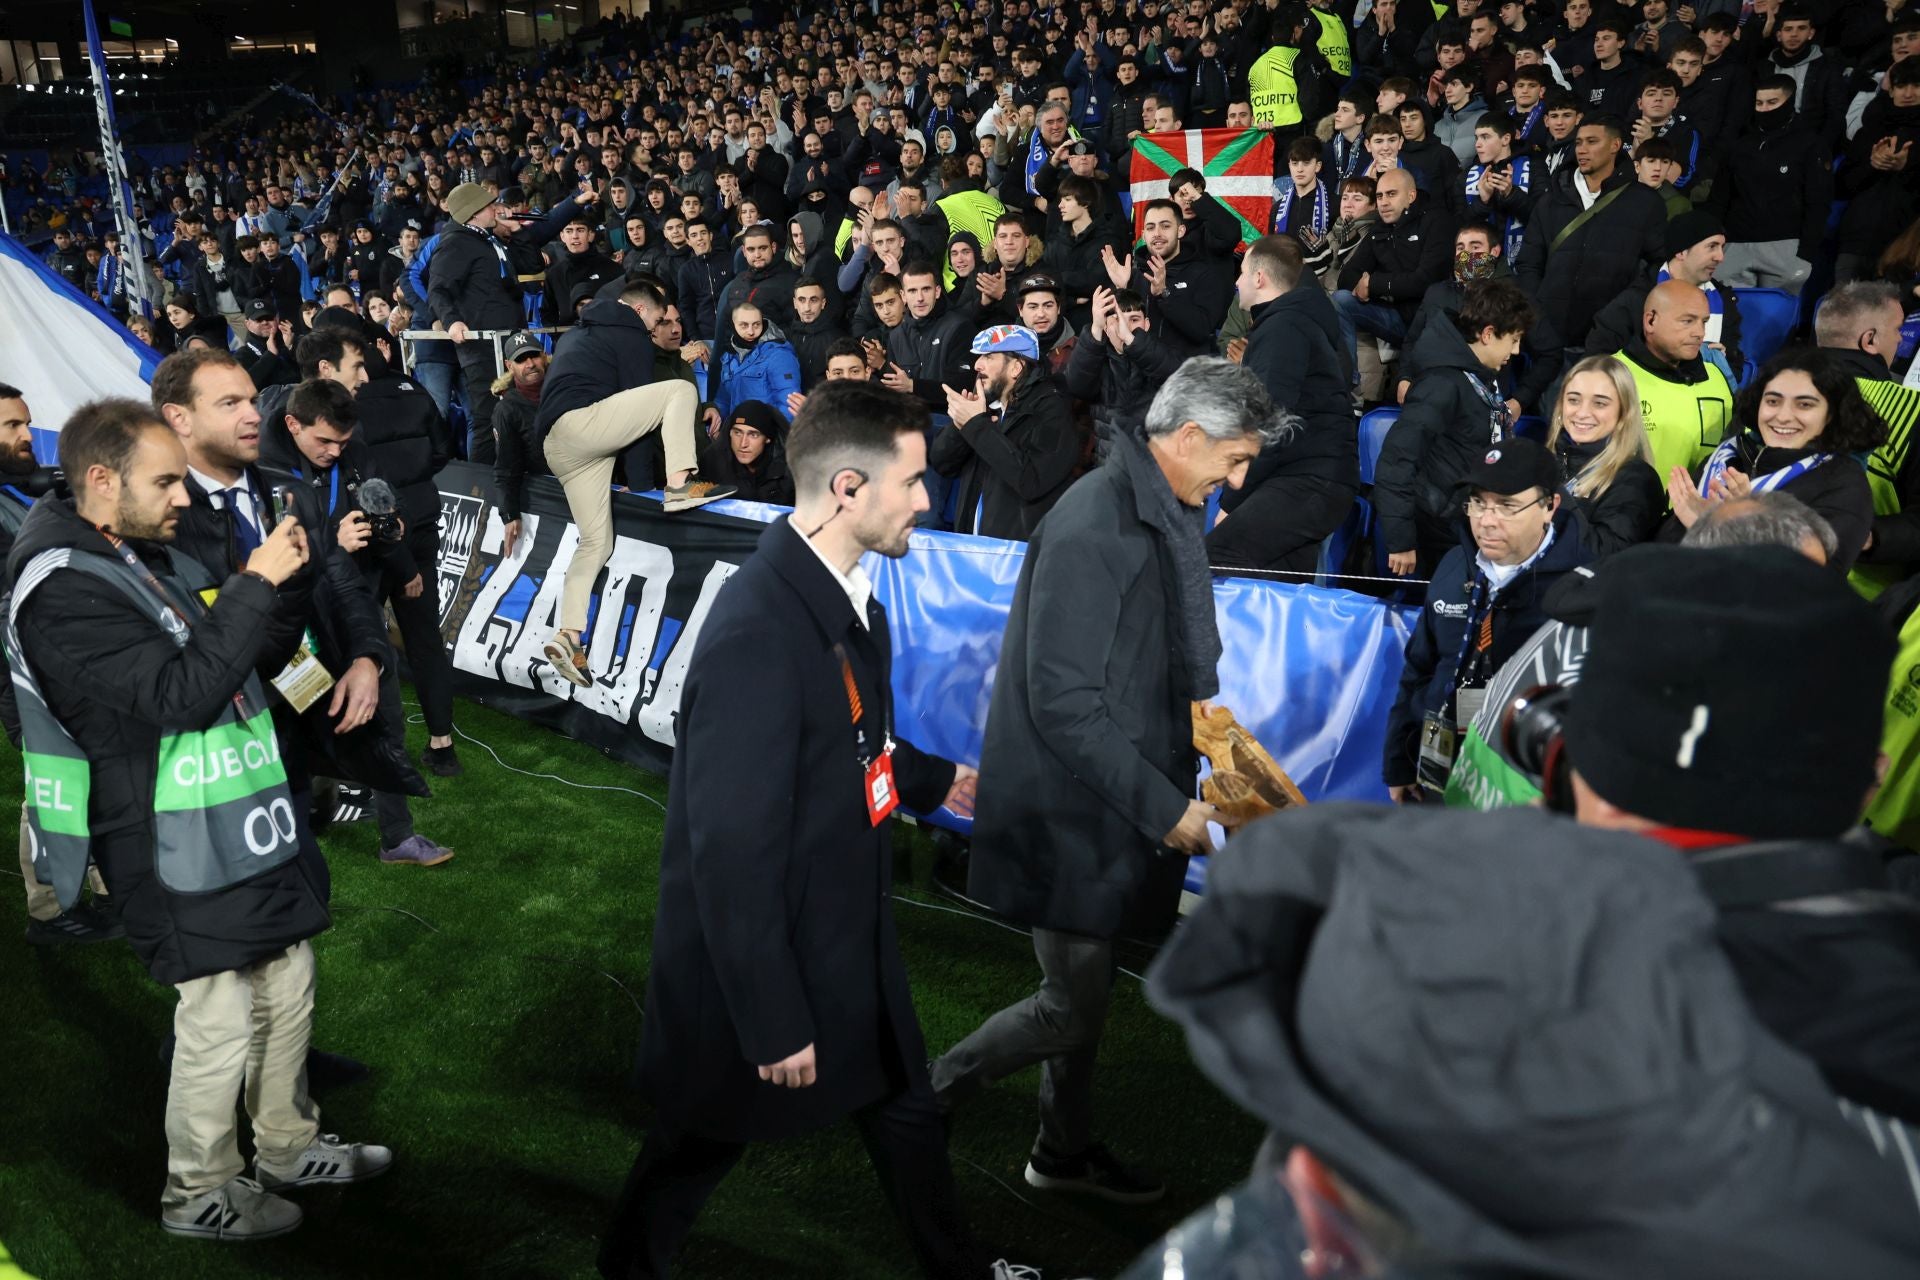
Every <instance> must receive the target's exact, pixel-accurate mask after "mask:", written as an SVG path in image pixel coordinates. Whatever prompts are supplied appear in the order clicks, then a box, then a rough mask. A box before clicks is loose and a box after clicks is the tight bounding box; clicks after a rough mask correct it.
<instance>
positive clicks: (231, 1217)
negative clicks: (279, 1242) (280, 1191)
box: [160, 1177, 304, 1241]
mask: <svg viewBox="0 0 1920 1280" xmlns="http://www.w3.org/2000/svg"><path fill="white" fill-rule="evenodd" d="M303 1216H304V1215H303V1214H301V1212H300V1206H299V1205H297V1204H294V1203H293V1202H292V1201H291V1200H282V1199H281V1198H280V1197H279V1196H274V1195H268V1194H267V1193H266V1192H265V1191H263V1190H261V1188H260V1184H259V1183H257V1182H255V1181H254V1180H253V1179H252V1178H244V1177H243V1178H235V1179H233V1180H232V1181H231V1182H229V1183H227V1184H226V1185H225V1186H222V1187H216V1188H214V1189H213V1190H212V1191H209V1192H207V1194H205V1195H203V1196H199V1197H196V1198H195V1199H192V1200H189V1201H188V1202H187V1203H185V1204H183V1205H181V1206H180V1207H179V1208H177V1209H162V1210H161V1211H160V1226H161V1229H162V1230H166V1231H171V1232H172V1233H173V1234H174V1235H177V1236H202V1237H204V1238H206V1239H208V1240H234V1241H239V1240H271V1239H273V1238H274V1237H275V1236H284V1235H286V1234H287V1233H288V1232H289V1231H292V1230H293V1229H294V1228H295V1227H297V1226H299V1225H300V1220H301V1218H302V1217H303Z"/></svg>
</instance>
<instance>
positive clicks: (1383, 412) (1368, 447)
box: [1360, 408, 1400, 484]
mask: <svg viewBox="0 0 1920 1280" xmlns="http://www.w3.org/2000/svg"><path fill="white" fill-rule="evenodd" d="M1399 417H1400V410H1398V409H1396V408H1386V409H1374V410H1371V411H1370V412H1368V413H1365V414H1362V415H1361V417H1360V483H1361V484H1372V483H1373V472H1374V468H1375V467H1377V466H1378V465H1379V464H1380V450H1381V449H1382V448H1383V447H1385V445H1386V443H1387V432H1388V431H1390V430H1392V428H1393V424H1394V423H1395V422H1396V421H1398V419H1399Z"/></svg>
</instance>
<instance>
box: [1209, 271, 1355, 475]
mask: <svg viewBox="0 0 1920 1280" xmlns="http://www.w3.org/2000/svg"><path fill="white" fill-rule="evenodd" d="M1334 323H1335V321H1334V318H1333V307H1332V305H1331V304H1330V303H1329V302H1328V300H1327V293H1326V290H1324V289H1322V288H1321V287H1320V285H1319V283H1318V282H1317V281H1315V280H1313V279H1312V278H1311V277H1309V278H1307V279H1306V280H1305V281H1304V282H1303V283H1301V284H1298V285H1296V286H1295V287H1294V288H1292V289H1290V290H1288V291H1287V292H1286V293H1283V294H1281V295H1280V296H1279V297H1277V298H1275V299H1273V301H1271V302H1263V303H1260V304H1259V305H1258V306H1256V307H1254V308H1253V327H1252V329H1250V330H1249V331H1248V333H1247V349H1246V351H1245V352H1244V353H1243V354H1242V356H1241V363H1242V364H1243V365H1245V366H1246V368H1247V369H1248V370H1250V371H1251V372H1252V373H1253V374H1254V375H1255V376H1256V377H1258V378H1259V379H1260V384H1261V385H1262V386H1264V387H1265V388H1266V389H1267V394H1268V395H1270V396H1272V397H1273V402H1274V403H1275V404H1277V405H1279V406H1280V407H1281V408H1283V409H1286V410H1288V411H1289V412H1291V413H1293V414H1295V415H1297V416H1298V417H1299V419H1300V425H1299V427H1297V428H1296V429H1295V430H1294V432H1293V434H1292V435H1290V436H1288V437H1287V439H1285V440H1284V441H1281V442H1280V443H1278V444H1272V445H1268V446H1267V447H1266V448H1265V449H1262V450H1261V451H1260V456H1259V457H1258V458H1255V459H1254V461H1253V465H1252V466H1250V467H1249V468H1248V469H1247V478H1246V481H1245V483H1243V484H1242V485H1241V486H1240V488H1238V489H1229V490H1227V491H1226V492H1225V493H1224V494H1223V495H1222V496H1221V499H1220V507H1221V509H1222V510H1223V511H1231V510H1233V509H1234V508H1236V507H1238V506H1239V505H1240V503H1241V502H1243V501H1245V500H1246V498H1247V497H1248V496H1249V495H1251V494H1252V493H1253V491H1254V490H1255V489H1257V488H1259V487H1260V484H1261V483H1262V482H1263V481H1265V480H1266V479H1268V478H1269V477H1271V476H1277V475H1285V476H1319V477H1322V478H1324V479H1327V480H1331V481H1334V482H1335V483H1338V484H1342V485H1346V486H1348V487H1350V488H1352V489H1356V490H1357V489H1358V488H1359V487H1360V455H1359V444H1358V440H1357V432H1356V428H1355V423H1354V417H1353V398H1352V395H1351V394H1350V392H1349V389H1348V385H1347V378H1346V375H1345V374H1344V373H1343V372H1342V369H1341V364H1342V361H1341V359H1340V356H1339V354H1338V347H1337V346H1336V345H1335V344H1336V343H1337V342H1338V340H1339V331H1338V329H1337V328H1336V329H1334V330H1333V332H1332V333H1331V334H1329V332H1328V329H1329V327H1330V326H1332V325H1333V324H1334Z"/></svg>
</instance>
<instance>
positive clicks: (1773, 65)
mask: <svg viewBox="0 0 1920 1280" xmlns="http://www.w3.org/2000/svg"><path fill="white" fill-rule="evenodd" d="M1767 20H1768V21H1769V22H1770V24H1771V26H1772V29H1773V41H1774V42H1773V47H1772V48H1771V49H1768V50H1767V51H1766V53H1765V54H1764V55H1763V56H1762V57H1761V58H1760V59H1759V60H1758V61H1757V62H1756V63H1755V64H1754V91H1755V93H1758V92H1759V91H1760V89H1761V87H1762V86H1763V85H1764V84H1766V82H1767V81H1768V80H1772V79H1776V78H1784V79H1786V80H1790V81H1792V82H1793V92H1792V94H1791V97H1790V101H1791V105H1792V106H1793V109H1794V114H1795V115H1797V116H1798V117H1799V118H1800V119H1801V121H1803V122H1804V123H1805V125H1806V127H1807V131H1808V132H1809V133H1811V134H1812V135H1813V137H1814V138H1815V139H1816V140H1817V141H1818V142H1819V144H1820V146H1821V147H1822V148H1823V149H1824V150H1825V151H1826V152H1827V153H1828V154H1832V152H1833V151H1834V149H1835V148H1836V147H1838V146H1839V145H1840V143H1841V141H1842V139H1843V138H1844V136H1845V130H1846V125H1847V76H1846V70H1845V68H1844V66H1843V65H1842V63H1841V60H1840V59H1839V58H1837V57H1829V56H1828V54H1827V51H1826V50H1825V49H1822V48H1821V47H1820V45H1819V43H1818V42H1817V41H1816V39H1815V35H1816V32H1815V30H1814V16H1813V10H1811V9H1808V8H1803V7H1801V6H1800V5H1797V4H1794V5H1782V6H1780V8H1779V9H1778V11H1777V12H1776V13H1774V14H1773V15H1770V16H1769V18H1768V19H1767ZM1743 34H1746V33H1744V32H1743ZM1742 43H1743V44H1744V43H1745V41H1744V40H1743V41H1742ZM1767 109H1768V108H1764V107H1761V106H1760V105H1759V103H1758V102H1757V101H1756V102H1755V104H1754V110H1756V111H1762V110H1767Z"/></svg>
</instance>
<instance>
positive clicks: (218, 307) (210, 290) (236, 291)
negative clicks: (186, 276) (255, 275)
mask: <svg viewBox="0 0 1920 1280" xmlns="http://www.w3.org/2000/svg"><path fill="white" fill-rule="evenodd" d="M249 293H250V290H249V289H248V287H247V284H246V283H245V282H244V281H243V279H242V274H241V264H240V263H238V262H236V261H234V260H232V259H230V258H228V257H227V255H226V254H225V253H224V252H223V251H222V250H221V248H220V240H219V237H217V236H215V235H214V234H213V233H212V232H210V231H209V232H206V233H204V234H203V235H201V237H200V261H198V262H196V263H194V265H193V300H194V302H195V303H196V304H197V309H198V311H199V313H200V314H201V315H202V316H205V317H208V318H212V317H213V316H219V317H220V318H222V319H223V320H225V321H226V322H227V328H228V330H229V331H230V332H231V334H232V338H233V340H234V341H238V340H239V338H240V336H241V335H242V334H244V333H245V332H246V329H247V322H246V316H245V315H244V314H243V309H244V307H245V306H246V301H247V298H248V296H249Z"/></svg>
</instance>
